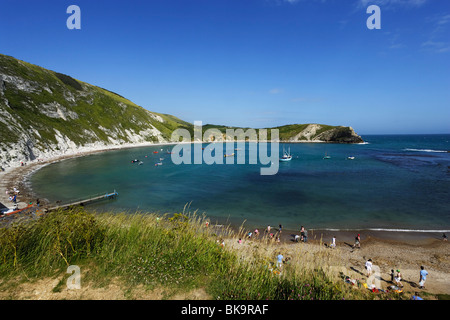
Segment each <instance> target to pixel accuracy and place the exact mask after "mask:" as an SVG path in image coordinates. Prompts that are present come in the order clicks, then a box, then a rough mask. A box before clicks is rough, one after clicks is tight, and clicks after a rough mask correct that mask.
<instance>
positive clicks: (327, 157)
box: [323, 152, 331, 159]
mask: <svg viewBox="0 0 450 320" xmlns="http://www.w3.org/2000/svg"><path fill="white" fill-rule="evenodd" d="M323 158H324V159H331V157H330V156H329V155H327V153H326V152H325V156H324V157H323Z"/></svg>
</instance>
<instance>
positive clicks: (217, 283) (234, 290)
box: [0, 208, 363, 300]
mask: <svg viewBox="0 0 450 320" xmlns="http://www.w3.org/2000/svg"><path fill="white" fill-rule="evenodd" d="M238 236H239V234H235V233H234V232H233V231H232V230H231V229H228V228H222V229H216V228H214V227H212V226H207V225H206V224H205V219H204V217H198V216H197V215H196V213H194V214H190V213H185V212H183V213H179V214H174V215H173V216H157V215H154V214H143V213H136V214H125V213H123V214H93V213H88V212H86V211H84V210H83V209H79V208H78V209H71V210H68V211H57V212H52V213H49V214H47V215H46V216H44V217H42V218H40V219H38V220H35V221H33V222H30V223H27V224H20V225H13V226H11V227H9V228H2V229H0V256H1V262H2V263H1V265H0V273H1V275H2V276H3V277H5V278H9V279H16V277H17V276H18V275H20V274H21V275H25V276H26V278H29V279H33V278H40V277H45V276H55V275H56V276H58V275H59V276H61V274H62V273H65V270H66V268H67V266H69V265H78V266H80V268H81V269H82V270H85V269H89V275H90V276H89V281H91V282H94V283H96V284H97V285H101V284H106V283H108V282H109V281H110V280H111V279H121V280H123V283H126V284H127V286H128V288H133V287H135V286H144V287H146V288H149V289H152V288H158V287H164V288H166V289H169V290H172V291H176V290H191V289H195V288H203V289H204V290H205V291H206V292H207V293H208V294H209V295H210V297H211V298H212V299H226V300H230V299H233V300H235V299H276V300H284V299H326V300H330V299H343V298H346V299H349V298H350V299H359V298H361V297H363V296H362V295H358V294H357V293H356V292H354V291H350V290H347V289H346V288H345V286H344V285H343V284H342V283H341V282H336V281H334V280H333V279H332V277H330V276H329V275H328V274H327V272H325V269H323V268H321V267H320V265H321V263H323V262H324V261H325V260H324V259H325V258H319V257H320V254H318V253H315V254H314V256H315V257H317V258H318V259H319V260H318V261H316V262H314V263H313V264H312V265H306V264H305V263H301V259H296V258H295V255H294V257H293V259H292V260H290V263H289V264H286V265H284V266H283V268H282V270H281V272H280V270H278V269H277V268H276V267H275V266H274V264H273V261H274V257H275V256H274V253H275V250H277V249H278V248H279V247H277V246H276V245H272V244H270V243H266V242H268V241H266V240H261V241H259V240H258V241H254V242H251V243H250V242H249V243H248V246H247V247H246V248H244V249H243V250H240V251H239V250H236V249H235V248H230V247H232V246H233V245H232V244H233V243H236V241H235V240H237V239H235V238H234V237H238ZM222 238H226V239H227V241H228V242H227V243H226V245H225V247H222V246H221V245H220V242H219V241H218V240H219V239H222ZM291 247H295V246H291ZM302 255H303V256H305V253H302ZM324 257H326V255H325V256H324Z"/></svg>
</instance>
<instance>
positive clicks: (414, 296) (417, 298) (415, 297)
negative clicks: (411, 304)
mask: <svg viewBox="0 0 450 320" xmlns="http://www.w3.org/2000/svg"><path fill="white" fill-rule="evenodd" d="M411 300H423V299H422V298H421V297H419V293H418V292H414V295H413V296H412V297H411Z"/></svg>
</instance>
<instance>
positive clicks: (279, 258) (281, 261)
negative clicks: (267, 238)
mask: <svg viewBox="0 0 450 320" xmlns="http://www.w3.org/2000/svg"><path fill="white" fill-rule="evenodd" d="M283 259H284V257H283V255H282V254H281V252H279V253H278V256H277V268H281V267H282V266H283Z"/></svg>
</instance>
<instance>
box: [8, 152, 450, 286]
mask: <svg viewBox="0 0 450 320" xmlns="http://www.w3.org/2000/svg"><path fill="white" fill-rule="evenodd" d="M172 144H173V143H167V144H146V145H138V146H131V147H151V146H161V145H172ZM126 148H129V147H128V146H127V147H118V148H108V149H97V150H89V151H84V152H78V153H76V154H70V155H69V154H66V155H60V156H56V157H52V158H49V159H46V160H44V161H34V162H31V163H29V164H27V165H25V166H17V167H11V168H10V169H9V170H7V171H5V172H0V189H2V190H0V202H2V203H3V204H5V205H11V202H10V201H9V200H8V196H7V195H6V193H5V189H6V188H12V187H14V186H15V187H17V188H18V189H19V190H20V197H18V198H19V200H20V203H19V204H21V205H22V207H24V206H26V204H28V203H29V202H28V201H31V202H33V203H35V200H36V199H35V198H34V194H33V190H31V188H30V186H29V185H27V180H28V179H29V177H30V176H31V175H32V174H33V173H34V172H36V171H37V170H39V169H40V168H42V167H44V166H47V165H50V164H52V163H56V162H59V161H63V160H66V159H72V158H76V157H83V156H88V155H91V154H95V153H100V152H106V151H110V150H118V149H126ZM19 208H21V207H19ZM9 217H11V218H12V219H16V218H17V219H20V217H21V214H20V213H19V214H14V215H11V216H9ZM9 217H8V219H7V220H5V219H4V218H3V219H2V220H4V221H8V220H9ZM206 220H208V217H207V216H206ZM9 221H11V220H9ZM208 221H209V220H208ZM211 222H212V221H210V223H211ZM211 226H212V227H213V226H214V224H213V223H211ZM214 227H215V228H217V229H218V230H217V231H218V232H217V234H218V235H220V233H221V232H220V230H225V228H227V227H229V228H230V229H231V230H232V231H233V233H232V235H231V236H229V235H226V234H225V235H224V239H225V242H226V243H227V244H226V245H227V246H231V247H233V248H235V249H236V250H241V248H245V246H248V245H250V246H263V247H264V248H267V250H277V251H278V250H281V251H282V252H283V254H285V256H295V255H299V254H300V255H303V254H304V253H305V252H310V253H314V252H316V251H317V250H323V248H324V249H325V250H333V252H335V253H336V254H338V255H339V256H340V257H341V263H342V265H339V266H336V267H339V268H341V267H344V268H346V270H347V271H346V273H347V274H346V275H348V276H350V277H351V278H353V279H361V278H364V275H365V270H364V263H365V261H366V260H367V259H368V258H371V259H372V260H373V261H374V265H377V266H379V267H380V271H381V278H382V280H383V281H382V286H383V287H384V288H386V287H387V286H388V285H390V284H389V281H388V279H389V272H390V270H391V269H394V268H395V269H396V268H399V269H401V271H402V273H403V278H404V280H405V281H404V282H403V283H404V285H405V288H404V289H405V290H406V291H408V292H414V291H420V292H421V293H422V292H427V293H433V294H447V295H450V275H449V271H448V265H450V250H449V248H448V242H445V241H442V234H440V233H436V232H417V231H411V232H405V231H396V232H395V231H380V230H356V229H355V230H334V229H325V230H322V229H308V226H305V228H306V230H307V231H308V241H307V242H306V243H303V242H295V241H294V235H295V234H299V230H290V229H284V228H283V229H282V232H281V234H280V242H279V243H278V242H276V241H274V240H269V239H268V235H267V232H265V229H266V227H267V225H266V226H261V227H260V228H259V230H260V236H259V239H255V238H252V239H248V238H247V237H246V230H249V228H248V227H246V226H243V227H242V226H237V225H230V224H224V225H223V229H222V228H221V227H219V226H218V225H215V226H214ZM253 230H254V229H253ZM253 230H251V231H252V232H253ZM272 232H273V233H274V236H275V237H274V238H276V236H277V235H278V234H277V233H278V226H273V227H272ZM358 233H359V234H361V248H360V249H359V248H357V249H354V248H352V246H353V244H354V238H355V235H356V234H358ZM333 236H336V244H337V247H336V248H334V249H331V248H329V247H328V244H329V243H330V242H331V239H332V237H333ZM238 237H241V238H242V240H243V245H244V247H242V246H241V245H238V244H237V238H238ZM305 250H306V251H305ZM421 265H424V266H425V267H426V269H427V270H428V272H429V273H430V276H429V278H430V279H429V280H428V282H427V285H426V289H425V290H419V289H418V288H417V282H418V279H417V278H418V272H419V268H420V266H421Z"/></svg>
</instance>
